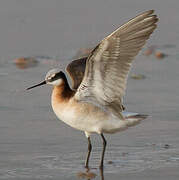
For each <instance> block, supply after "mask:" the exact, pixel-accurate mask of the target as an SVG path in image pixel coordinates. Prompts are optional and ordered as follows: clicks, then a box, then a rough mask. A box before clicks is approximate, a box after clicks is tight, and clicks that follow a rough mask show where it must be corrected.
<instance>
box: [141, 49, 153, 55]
mask: <svg viewBox="0 0 179 180" xmlns="http://www.w3.org/2000/svg"><path fill="white" fill-rule="evenodd" d="M143 54H144V55H145V56H150V55H151V54H153V50H152V49H150V48H148V49H146V50H145V51H144V52H143Z"/></svg>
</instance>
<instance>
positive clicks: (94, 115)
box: [26, 10, 158, 168]
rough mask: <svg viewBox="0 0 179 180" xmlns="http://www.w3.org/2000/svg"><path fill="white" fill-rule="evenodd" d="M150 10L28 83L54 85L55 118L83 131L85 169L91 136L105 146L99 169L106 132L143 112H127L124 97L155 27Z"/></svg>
mask: <svg viewBox="0 0 179 180" xmlns="http://www.w3.org/2000/svg"><path fill="white" fill-rule="evenodd" d="M157 21H158V17H157V15H155V14H154V10H148V11H145V12H143V13H141V14H139V15H138V16H136V17H135V18H133V19H131V20H129V21H128V22H127V23H124V24H123V25H122V26H120V27H119V28H118V29H116V30H115V31H114V32H113V33H111V34H110V35H108V36H107V37H105V38H104V39H103V40H102V41H100V42H99V43H98V45H97V46H96V47H95V48H94V49H93V50H92V51H91V52H90V53H89V54H88V55H87V56H85V57H82V58H80V59H75V60H73V61H72V62H71V63H69V64H68V65H67V67H66V71H67V73H68V75H69V77H70V78H71V81H72V83H71V86H70V84H69V83H68V80H67V77H66V74H65V73H64V72H63V71H61V70H60V69H58V68H56V69H52V70H50V71H49V72H48V73H47V74H46V77H45V80H44V81H42V82H41V83H39V84H36V85H34V86H31V87H29V88H27V89H26V90H30V89H32V88H35V87H37V86H42V85H45V84H50V85H52V86H53V91H52V96H51V104H52V109H53V111H54V113H55V114H56V116H57V117H58V118H59V119H60V120H62V121H63V122H64V123H66V124H67V125H69V126H71V127H73V128H75V129H78V130H80V131H83V132H84V133H85V135H86V137H87V140H88V152H87V156H86V161H85V167H86V168H89V159H90V154H91V151H92V144H91V139H90V137H91V134H93V133H96V134H99V135H100V136H101V138H102V142H103V149H102V154H101V158H100V166H99V168H103V166H104V155H105V150H106V145H107V141H106V139H105V137H104V134H106V133H108V134H113V133H117V132H120V131H123V130H126V129H128V128H129V127H131V126H135V125H137V124H139V123H140V122H141V120H143V119H146V118H147V115H145V114H139V113H130V112H127V111H125V110H124V109H125V108H124V106H123V98H124V95H125V90H126V83H127V78H128V74H129V71H130V69H131V66H132V61H133V60H134V58H135V56H136V55H137V54H138V52H139V51H140V50H141V48H142V47H143V46H144V44H145V43H146V40H147V39H149V37H150V35H151V34H152V33H153V31H154V30H155V29H156V27H157Z"/></svg>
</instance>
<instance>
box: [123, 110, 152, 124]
mask: <svg viewBox="0 0 179 180" xmlns="http://www.w3.org/2000/svg"><path fill="white" fill-rule="evenodd" d="M123 115H124V117H125V120H126V121H127V126H135V125H137V124H139V123H140V121H141V120H144V119H146V118H147V117H148V115H145V114H138V113H130V112H124V113H123Z"/></svg>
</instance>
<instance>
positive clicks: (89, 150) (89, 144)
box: [85, 137, 92, 168]
mask: <svg viewBox="0 0 179 180" xmlns="http://www.w3.org/2000/svg"><path fill="white" fill-rule="evenodd" d="M91 150H92V145H91V140H90V137H88V154H87V157H86V162H85V168H88V162H89V158H90V154H91Z"/></svg>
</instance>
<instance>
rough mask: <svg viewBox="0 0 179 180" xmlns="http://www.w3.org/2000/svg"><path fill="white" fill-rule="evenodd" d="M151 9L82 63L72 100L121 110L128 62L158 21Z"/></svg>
mask: <svg viewBox="0 0 179 180" xmlns="http://www.w3.org/2000/svg"><path fill="white" fill-rule="evenodd" d="M153 12H154V11H153V10H150V11H147V12H144V13H142V14H140V15H139V16H137V17H135V18H134V19H132V20H130V21H129V22H127V23H126V24H124V25H122V26H121V27H120V28H118V29H117V30H116V31H114V32H113V33H112V34H110V35H109V36H107V37H106V38H104V39H103V40H102V41H101V43H100V44H99V45H98V46H96V48H95V49H94V50H93V51H92V52H91V54H90V55H89V57H88V59H87V60H86V69H85V73H84V77H83V80H82V82H81V84H80V86H79V87H78V89H77V92H76V94H75V98H76V99H77V100H80V101H83V100H85V101H86V100H87V99H90V100H92V101H93V102H97V103H98V104H100V105H103V106H108V107H109V108H110V109H111V110H112V111H113V112H115V113H117V114H118V112H120V111H122V110H123V108H122V98H123V96H124V94H125V89H126V81H127V76H128V73H129V70H130V68H131V64H132V60H133V59H134V57H135V56H136V55H137V54H138V52H139V51H140V49H141V48H142V47H143V45H144V44H145V42H146V40H147V39H148V38H149V36H150V35H151V34H152V32H153V31H154V29H155V28H156V22H157V21H158V18H157V17H156V15H152V14H153Z"/></svg>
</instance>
